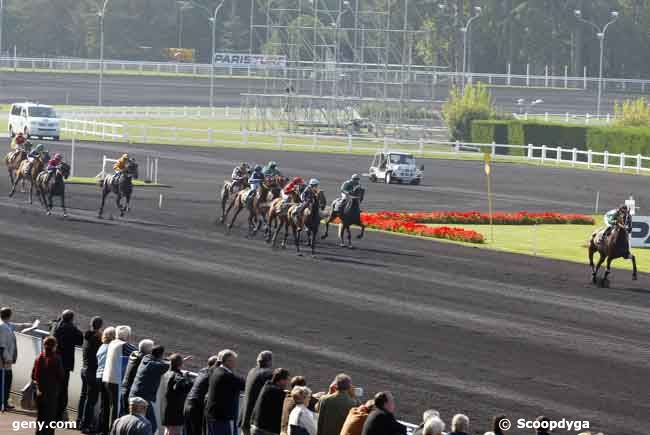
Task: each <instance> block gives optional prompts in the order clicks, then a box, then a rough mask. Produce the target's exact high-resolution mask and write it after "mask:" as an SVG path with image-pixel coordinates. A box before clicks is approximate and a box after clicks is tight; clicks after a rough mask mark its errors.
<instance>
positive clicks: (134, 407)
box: [110, 396, 153, 435]
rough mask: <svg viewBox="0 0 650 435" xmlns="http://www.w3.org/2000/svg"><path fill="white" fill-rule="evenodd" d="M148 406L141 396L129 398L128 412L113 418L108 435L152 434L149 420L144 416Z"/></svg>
mask: <svg viewBox="0 0 650 435" xmlns="http://www.w3.org/2000/svg"><path fill="white" fill-rule="evenodd" d="M148 408H149V405H148V403H147V401H146V400H144V399H143V398H141V397H137V396H134V397H131V398H129V414H128V415H124V416H122V417H120V418H118V419H117V420H115V423H114V424H113V429H112V430H111V434H110V435H152V433H153V429H152V426H151V422H150V421H149V420H148V419H147V417H146V414H147V409H148Z"/></svg>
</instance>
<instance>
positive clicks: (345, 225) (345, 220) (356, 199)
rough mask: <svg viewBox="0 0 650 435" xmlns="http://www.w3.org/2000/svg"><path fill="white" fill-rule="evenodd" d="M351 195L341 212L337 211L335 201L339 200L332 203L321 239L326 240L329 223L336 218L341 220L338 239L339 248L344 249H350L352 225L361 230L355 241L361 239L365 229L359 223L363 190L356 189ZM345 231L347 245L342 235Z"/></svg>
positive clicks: (361, 223)
mask: <svg viewBox="0 0 650 435" xmlns="http://www.w3.org/2000/svg"><path fill="white" fill-rule="evenodd" d="M353 193H354V195H348V197H347V201H346V202H345V207H343V210H338V211H337V208H336V205H337V201H339V200H336V201H334V202H333V203H332V211H331V212H330V216H329V218H328V219H327V222H325V234H323V237H321V239H326V238H327V236H328V235H329V229H330V223H332V222H333V221H334V220H336V219H337V218H338V219H340V220H341V223H340V224H339V239H340V240H341V247H343V248H345V247H346V246H347V247H348V248H352V233H351V231H350V227H351V226H352V225H357V226H359V227H360V228H361V233H359V235H358V236H357V239H362V238H363V235H364V234H365V231H366V227H365V225H364V224H363V222H361V203H362V202H363V198H364V196H365V190H364V189H362V188H357V189H355V191H354V192H353ZM346 231H347V233H348V243H347V245H346V244H345V240H344V234H345V232H346Z"/></svg>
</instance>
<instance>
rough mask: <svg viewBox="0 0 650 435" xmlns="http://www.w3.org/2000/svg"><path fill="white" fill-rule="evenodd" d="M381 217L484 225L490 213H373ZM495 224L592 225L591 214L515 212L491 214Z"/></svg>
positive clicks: (436, 222)
mask: <svg viewBox="0 0 650 435" xmlns="http://www.w3.org/2000/svg"><path fill="white" fill-rule="evenodd" d="M374 215H375V216H377V217H379V218H382V219H391V220H399V221H403V220H406V221H411V222H416V223H421V224H466V225H486V224H489V223H490V215H488V214H487V213H480V212H477V211H471V212H436V211H434V212H427V213H395V212H389V211H380V212H378V213H374ZM493 222H494V224H495V225H535V224H574V225H594V219H593V218H592V217H591V216H586V215H578V214H560V213H548V212H547V213H530V212H527V211H520V212H516V213H504V212H498V213H494V214H493Z"/></svg>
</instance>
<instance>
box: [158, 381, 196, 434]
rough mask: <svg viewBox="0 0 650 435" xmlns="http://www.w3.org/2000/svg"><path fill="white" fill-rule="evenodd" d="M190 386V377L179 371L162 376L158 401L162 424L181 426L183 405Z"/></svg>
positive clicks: (183, 421) (182, 422)
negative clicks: (161, 387) (161, 388)
mask: <svg viewBox="0 0 650 435" xmlns="http://www.w3.org/2000/svg"><path fill="white" fill-rule="evenodd" d="M191 388H192V379H190V378H189V377H188V376H187V375H184V374H183V373H181V372H175V371H174V372H169V373H167V374H166V375H165V376H164V378H163V391H162V393H163V394H162V400H161V403H160V409H161V410H162V415H161V420H162V425H163V426H183V424H184V423H185V419H184V418H183V406H184V404H185V397H186V396H187V393H189V391H190V389H191Z"/></svg>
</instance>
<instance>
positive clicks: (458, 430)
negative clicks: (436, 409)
mask: <svg viewBox="0 0 650 435" xmlns="http://www.w3.org/2000/svg"><path fill="white" fill-rule="evenodd" d="M468 433H469V417H468V416H466V415H464V414H456V415H454V418H452V419H451V432H449V435H467V434H468Z"/></svg>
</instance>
